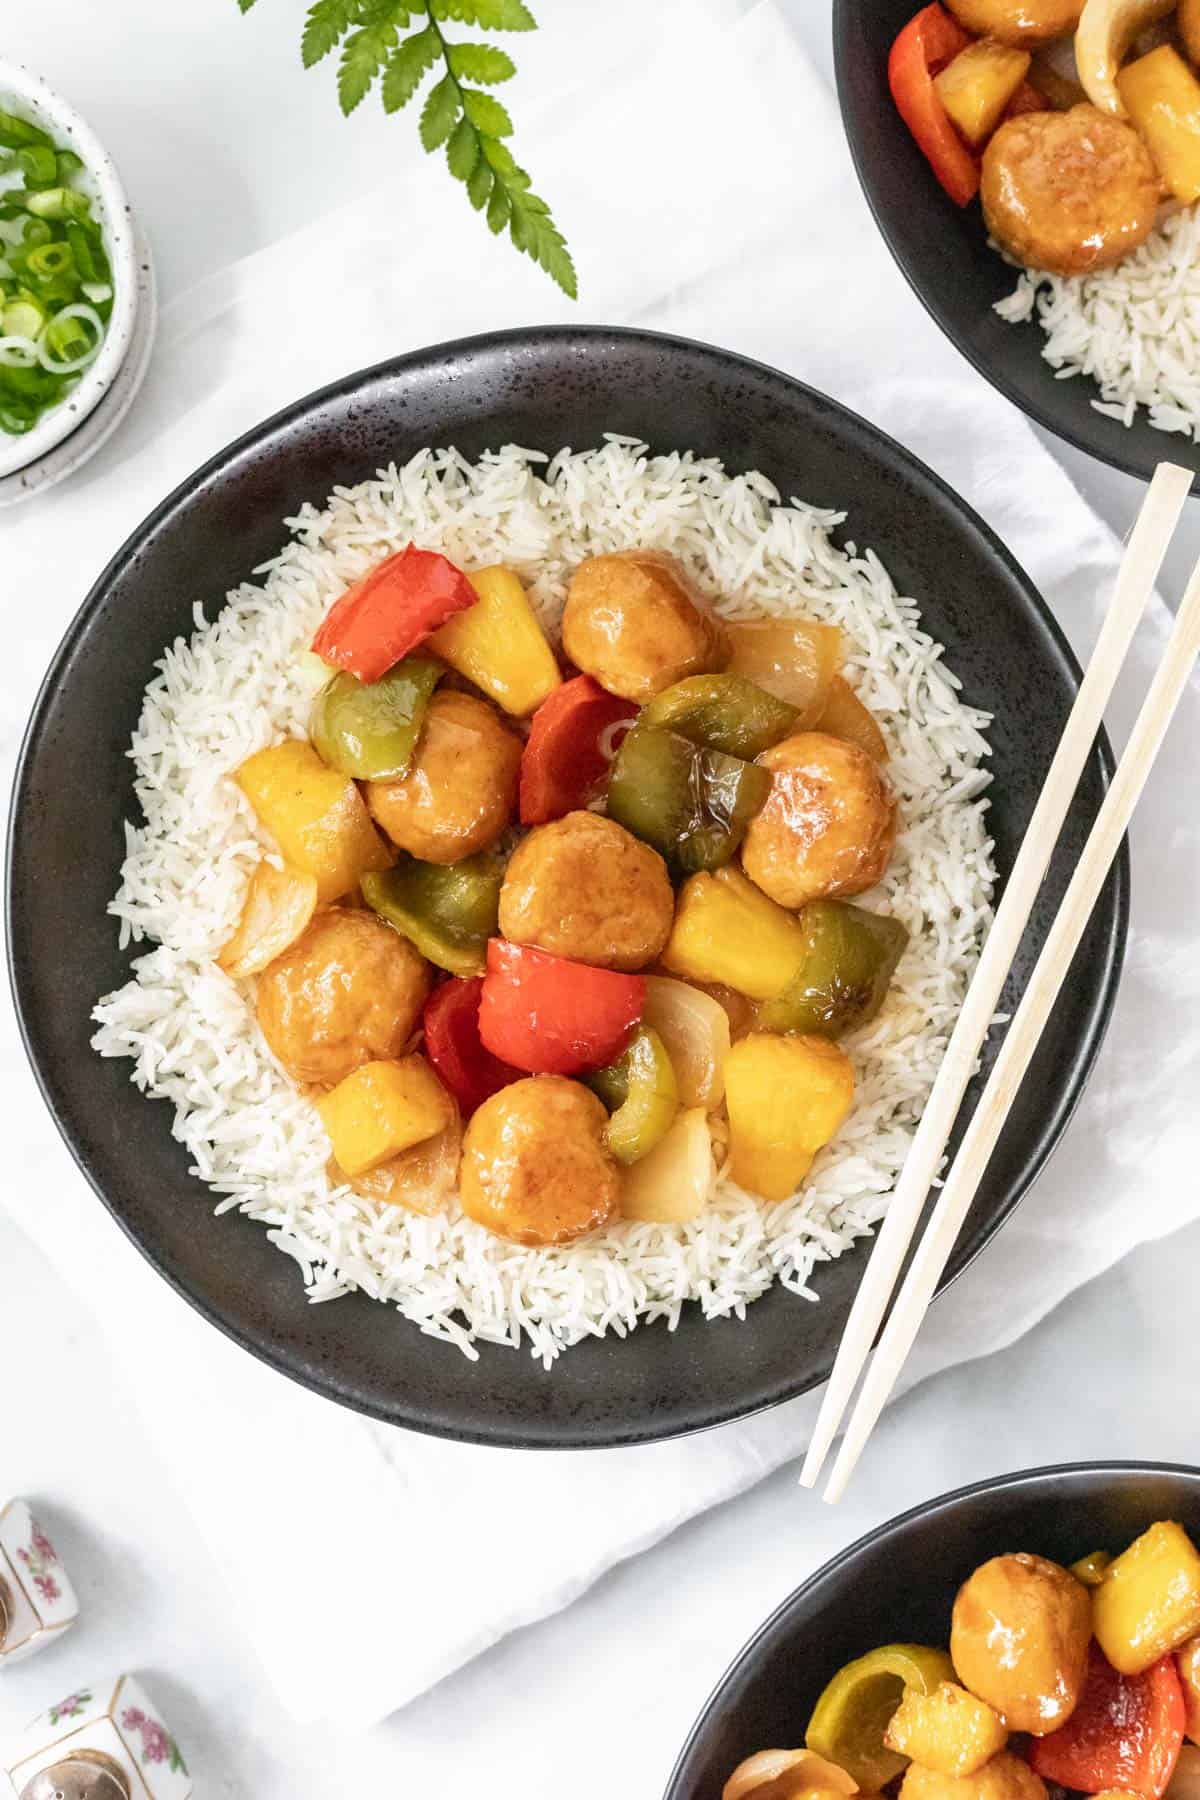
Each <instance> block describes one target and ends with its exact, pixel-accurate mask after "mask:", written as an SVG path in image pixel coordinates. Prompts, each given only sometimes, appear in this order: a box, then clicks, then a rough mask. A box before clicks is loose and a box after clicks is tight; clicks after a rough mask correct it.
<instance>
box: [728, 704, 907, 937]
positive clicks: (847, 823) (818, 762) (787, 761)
mask: <svg viewBox="0 0 1200 1800" xmlns="http://www.w3.org/2000/svg"><path fill="white" fill-rule="evenodd" d="M758 761H759V763H760V765H761V766H762V767H763V768H764V769H768V770H769V771H770V774H771V791H770V793H769V794H768V795H767V799H766V803H765V804H764V806H763V808H762V810H761V811H760V812H759V814H758V816H757V817H756V818H754V819H752V820H751V822H750V826H749V829H748V830H747V832H746V836H745V839H744V840H743V843H742V866H743V867H744V869H745V871H746V873H747V875H749V877H750V879H751V880H752V881H754V882H756V883H757V885H758V886H759V887H760V888H762V890H763V892H764V893H766V894H769V895H770V897H771V899H772V900H776V901H778V902H779V904H780V905H781V906H789V907H797V906H803V905H804V904H805V902H806V901H808V900H818V899H822V898H824V897H826V896H831V895H838V894H861V893H862V892H863V891H864V889H866V888H869V887H872V886H873V885H874V884H875V882H877V881H878V880H879V879H880V878H881V877H882V875H883V874H884V873H885V871H886V869H887V866H888V863H889V862H890V861H891V856H892V850H893V848H894V846H895V842H896V804H895V800H894V798H893V796H892V791H891V788H890V786H889V784H888V782H887V779H886V777H885V776H884V775H883V773H882V772H881V770H880V769H879V767H878V765H877V764H876V763H875V762H874V761H873V760H872V758H871V757H869V756H868V755H867V754H866V752H865V751H863V750H860V749H859V747H858V746H857V744H851V743H848V742H846V741H845V740H843V739H841V738H835V737H830V736H829V735H828V734H827V733H825V732H821V731H801V732H797V733H796V734H795V736H794V737H790V738H784V740H783V742H782V743H781V744H776V745H775V747H774V748H773V749H771V750H765V751H764V752H763V754H762V755H761V756H760V757H759V758H758Z"/></svg>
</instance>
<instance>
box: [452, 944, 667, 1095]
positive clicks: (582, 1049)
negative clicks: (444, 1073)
mask: <svg viewBox="0 0 1200 1800" xmlns="http://www.w3.org/2000/svg"><path fill="white" fill-rule="evenodd" d="M645 1003H646V983H645V981H644V980H643V979H642V977H641V976H640V975H618V974H616V973H615V972H614V971H613V970H612V969H593V968H590V967H589V966H588V964H587V963H577V962H568V960H567V959H566V957H564V956H551V955H550V953H549V952H548V951H546V950H534V949H532V948H531V947H530V946H529V945H528V944H509V943H506V942H505V940H504V939H503V938H492V940H491V941H490V943H489V944H488V955H487V974H486V975H485V976H484V978H483V996H482V998H481V1000H480V1002H479V1035H480V1037H481V1038H482V1039H483V1041H484V1044H485V1046H486V1047H487V1048H488V1049H489V1050H490V1051H491V1052H492V1053H493V1055H495V1056H499V1057H501V1058H502V1059H503V1060H504V1061H505V1062H509V1063H515V1064H516V1065H517V1067H518V1068H519V1069H528V1070H529V1072H530V1073H531V1074H534V1075H578V1074H579V1073H580V1072H581V1071H582V1070H584V1069H602V1068H604V1067H605V1066H606V1064H608V1063H610V1062H615V1061H616V1059H617V1057H618V1056H620V1054H621V1052H622V1051H623V1050H624V1049H626V1048H627V1046H628V1044H629V1040H630V1038H631V1037H632V1036H633V1034H634V1032H635V1031H636V1030H637V1026H638V1022H639V1020H640V1019H641V1016H642V1008H643V1007H644V1005H645Z"/></svg>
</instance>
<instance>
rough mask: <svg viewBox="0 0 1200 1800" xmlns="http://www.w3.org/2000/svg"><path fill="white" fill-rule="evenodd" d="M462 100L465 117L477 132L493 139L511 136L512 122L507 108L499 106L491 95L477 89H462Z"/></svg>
mask: <svg viewBox="0 0 1200 1800" xmlns="http://www.w3.org/2000/svg"><path fill="white" fill-rule="evenodd" d="M462 99H463V107H464V108H465V110H466V115H467V117H468V119H470V121H471V123H472V125H474V126H475V127H476V128H477V130H479V131H482V132H486V134H487V136H488V137H493V138H503V137H511V136H512V129H513V122H512V120H511V119H510V118H509V116H508V108H507V107H504V106H501V104H500V102H499V101H498V100H497V99H496V98H495V97H494V96H493V95H492V94H483V93H481V92H480V91H479V89H478V88H464V89H463V90H462Z"/></svg>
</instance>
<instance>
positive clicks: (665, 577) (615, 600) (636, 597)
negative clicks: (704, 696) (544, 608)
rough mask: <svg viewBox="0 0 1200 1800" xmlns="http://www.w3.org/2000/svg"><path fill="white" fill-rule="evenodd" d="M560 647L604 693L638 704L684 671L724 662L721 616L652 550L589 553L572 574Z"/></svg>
mask: <svg viewBox="0 0 1200 1800" xmlns="http://www.w3.org/2000/svg"><path fill="white" fill-rule="evenodd" d="M562 639H563V649H564V650H565V651H566V653H567V655H568V656H569V657H570V659H571V661H572V662H573V663H574V664H575V666H576V668H578V669H582V670H583V672H584V673H585V674H586V675H591V676H592V677H593V678H594V679H595V680H596V681H598V682H599V683H600V685H601V687H603V688H607V689H608V691H609V693H610V694H620V695H622V697H623V698H624V699H626V700H636V701H637V702H638V704H639V705H644V704H645V703H646V701H647V700H652V699H653V698H654V696H655V695H656V694H661V693H662V691H663V689H664V688H669V687H671V686H672V685H673V684H674V683H675V682H677V681H682V680H683V679H684V677H685V676H687V675H704V674H707V673H709V672H710V671H711V670H714V669H721V668H724V666H725V663H726V662H727V660H728V647H727V645H726V642H725V637H724V633H723V631H722V629H721V626H720V624H719V623H718V622H717V620H716V619H715V618H713V617H712V615H711V614H710V613H708V612H707V611H706V610H705V609H704V607H703V605H702V604H701V602H700V599H699V596H698V595H697V594H696V592H695V590H694V589H693V587H692V585H691V583H690V582H689V580H688V578H687V575H686V573H685V572H684V569H683V567H682V565H681V564H680V563H678V562H677V561H676V560H675V558H674V557H671V556H665V555H663V554H662V553H660V552H657V551H651V550H623V551H619V552H617V553H616V554H614V555H611V556H592V557H589V558H588V560H587V561H586V562H583V563H580V565H579V567H578V568H577V569H576V571H575V573H574V575H573V576H572V578H571V586H570V590H569V592H568V594H567V604H566V609H565V611H564V613H563V622H562Z"/></svg>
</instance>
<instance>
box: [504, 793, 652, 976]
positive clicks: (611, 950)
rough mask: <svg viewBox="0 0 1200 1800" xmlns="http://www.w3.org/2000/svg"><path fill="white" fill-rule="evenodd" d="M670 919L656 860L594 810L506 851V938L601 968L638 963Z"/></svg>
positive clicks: (540, 829)
mask: <svg viewBox="0 0 1200 1800" xmlns="http://www.w3.org/2000/svg"><path fill="white" fill-rule="evenodd" d="M674 916H675V896H674V894H673V892H672V890H671V882H670V878H669V876H668V875H667V865H666V863H664V861H663V859H662V857H661V856H660V855H659V854H658V852H657V851H656V850H651V849H650V847H649V845H647V844H639V842H638V840H637V839H636V838H635V837H631V836H630V834H629V832H627V831H626V830H625V828H624V827H623V826H621V825H618V824H617V823H616V821H615V820H614V819H603V818H601V817H600V815H599V814H598V813H591V812H573V813H568V814H567V816H566V817H565V818H564V819H555V820H554V822H553V823H552V824H550V825H538V826H536V827H535V828H534V830H532V831H531V832H530V833H529V835H528V837H526V838H523V839H522V841H521V842H520V844H518V846H517V848H516V850H514V852H513V855H512V860H511V862H510V863H509V865H508V870H507V872H506V874H505V877H504V886H503V887H502V888H501V889H500V929H501V931H502V932H503V933H504V936H505V937H506V938H508V939H509V940H510V941H511V942H512V943H514V944H536V945H537V946H538V948H539V949H542V950H549V951H552V952H553V954H554V955H555V956H569V957H571V958H572V959H573V960H574V961H575V962H585V963H595V964H596V965H597V967H598V968H601V969H643V968H645V966H646V964H647V963H649V962H653V961H654V959H655V957H656V956H658V955H659V954H660V953H661V951H662V949H663V947H664V945H665V944H666V941H667V939H668V937H669V936H670V935H671V924H672V921H673V919H674Z"/></svg>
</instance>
